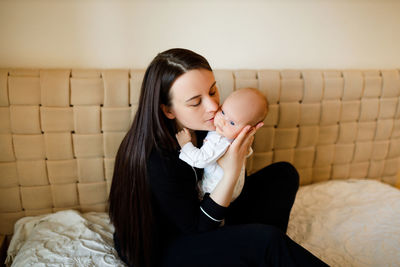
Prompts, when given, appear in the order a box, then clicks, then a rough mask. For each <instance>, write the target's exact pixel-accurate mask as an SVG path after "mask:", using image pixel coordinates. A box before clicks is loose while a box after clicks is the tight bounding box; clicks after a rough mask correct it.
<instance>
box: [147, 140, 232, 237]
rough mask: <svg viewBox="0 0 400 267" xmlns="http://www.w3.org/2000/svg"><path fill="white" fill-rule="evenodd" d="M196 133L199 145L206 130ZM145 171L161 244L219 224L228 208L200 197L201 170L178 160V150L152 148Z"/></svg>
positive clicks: (207, 198)
mask: <svg viewBox="0 0 400 267" xmlns="http://www.w3.org/2000/svg"><path fill="white" fill-rule="evenodd" d="M197 135H198V144H200V145H201V143H202V138H204V136H205V133H204V132H199V133H198V134H197ZM147 172H148V181H149V185H150V190H151V194H152V206H153V213H154V216H155V223H156V227H157V232H158V238H160V239H161V240H159V241H161V243H162V244H164V245H165V244H166V243H168V241H170V240H172V239H174V238H175V237H177V236H179V235H186V234H191V233H197V232H203V231H208V230H211V229H215V228H217V227H218V226H219V225H220V223H221V221H222V220H223V219H224V217H225V213H226V210H227V208H225V207H222V206H220V205H218V204H217V203H216V202H214V201H213V200H212V199H211V198H210V196H209V194H206V195H205V196H204V197H203V199H202V200H201V201H200V200H199V197H198V189H197V179H201V177H202V174H203V170H201V169H196V168H192V167H191V166H190V165H188V164H187V163H185V162H184V161H182V160H180V159H179V151H175V152H173V153H165V152H163V153H162V152H160V151H157V150H155V149H154V150H153V151H152V152H151V154H150V157H149V160H148V164H147ZM195 172H196V174H195Z"/></svg>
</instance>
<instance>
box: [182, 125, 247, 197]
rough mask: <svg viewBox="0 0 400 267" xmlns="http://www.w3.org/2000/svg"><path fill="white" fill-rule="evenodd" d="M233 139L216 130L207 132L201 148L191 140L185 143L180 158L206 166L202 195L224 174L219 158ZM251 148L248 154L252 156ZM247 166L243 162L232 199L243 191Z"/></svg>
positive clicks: (192, 163) (195, 165)
mask: <svg viewBox="0 0 400 267" xmlns="http://www.w3.org/2000/svg"><path fill="white" fill-rule="evenodd" d="M232 142H233V140H229V139H228V138H226V137H224V136H222V135H220V134H218V133H217V132H216V131H211V132H208V133H207V136H206V138H205V139H204V141H203V145H202V146H201V148H197V147H195V146H194V145H193V144H192V143H191V142H189V143H187V144H185V145H184V146H183V147H182V149H181V153H180V154H179V158H180V159H181V160H183V161H185V162H186V163H187V164H189V165H190V166H192V167H196V168H204V175H203V179H202V180H201V181H200V182H199V189H200V193H201V196H204V194H205V193H207V192H209V193H211V192H212V191H213V190H214V188H215V187H216V186H217V184H218V182H219V181H220V180H221V179H222V177H223V175H224V171H223V169H222V168H221V167H220V166H219V165H218V163H217V160H218V159H219V158H220V157H221V156H222V155H223V154H224V153H225V152H226V150H227V149H228V147H229V145H230V144H231V143H232ZM250 150H251V148H250ZM252 152H253V151H252V150H251V151H250V153H249V154H248V155H247V156H250V155H251V153H252ZM244 172H245V166H244V164H243V166H242V169H241V171H240V175H239V179H238V181H237V183H236V185H235V189H234V191H233V195H232V201H233V200H235V199H236V198H237V197H238V196H239V195H240V193H241V192H242V189H243V185H244V176H245V173H244Z"/></svg>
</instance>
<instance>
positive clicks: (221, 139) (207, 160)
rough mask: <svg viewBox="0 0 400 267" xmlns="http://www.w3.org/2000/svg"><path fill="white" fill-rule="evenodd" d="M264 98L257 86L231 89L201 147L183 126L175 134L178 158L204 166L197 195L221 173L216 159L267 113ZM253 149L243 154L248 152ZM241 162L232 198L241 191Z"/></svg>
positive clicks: (214, 184)
mask: <svg viewBox="0 0 400 267" xmlns="http://www.w3.org/2000/svg"><path fill="white" fill-rule="evenodd" d="M267 112H268V101H267V99H266V97H265V96H264V95H263V94H262V93H261V92H260V91H259V90H257V89H253V88H245V89H241V90H238V91H235V92H233V93H232V94H230V95H229V96H228V98H227V99H226V100H225V101H224V103H223V104H222V107H221V108H220V109H219V110H218V112H217V113H216V115H215V117H214V125H215V128H216V130H215V131H211V132H208V133H207V136H206V138H205V139H204V142H203V145H202V147H201V148H196V147H195V146H194V145H193V144H192V143H191V135H190V133H189V131H188V130H187V129H183V130H181V131H180V132H178V133H177V134H176V138H177V140H178V143H179V145H180V146H181V152H180V154H179V158H180V159H181V160H183V161H185V162H186V163H188V164H189V165H191V166H192V167H196V168H204V176H203V179H202V180H201V181H200V182H199V189H200V193H201V196H204V194H205V193H207V192H212V191H213V190H214V188H215V187H216V186H217V184H218V182H219V181H220V180H221V179H222V177H223V174H224V173H223V170H222V168H221V167H220V166H219V165H218V163H217V160H218V159H219V158H220V157H221V156H222V155H223V154H224V153H225V152H226V150H227V149H228V147H229V145H230V144H231V143H232V142H233V140H234V139H235V138H236V137H237V136H238V134H239V133H240V131H241V130H242V129H243V128H244V127H245V126H246V125H251V126H256V125H257V124H258V123H259V122H262V121H263V120H264V119H265V117H266V116H267ZM252 152H253V151H252V150H251V148H250V151H249V153H248V155H247V157H248V156H250V155H251V153H252ZM244 167H245V166H244V165H243V166H242V171H241V173H240V175H239V179H238V181H237V183H236V185H235V189H234V192H233V195H232V201H233V200H235V199H236V198H237V197H238V196H239V194H240V193H241V192H242V188H243V185H244Z"/></svg>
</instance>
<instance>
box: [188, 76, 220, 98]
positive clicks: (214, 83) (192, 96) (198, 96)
mask: <svg viewBox="0 0 400 267" xmlns="http://www.w3.org/2000/svg"><path fill="white" fill-rule="evenodd" d="M216 83H217V82H216V81H215V82H213V84H212V85H211V86H210V89H211V88H213V87H214V85H215V84H216ZM210 89H209V90H210ZM199 96H200V95H195V96H192V97H191V98H189V99H188V100H186V101H185V102H189V101H190V100H193V99H195V98H197V97H199Z"/></svg>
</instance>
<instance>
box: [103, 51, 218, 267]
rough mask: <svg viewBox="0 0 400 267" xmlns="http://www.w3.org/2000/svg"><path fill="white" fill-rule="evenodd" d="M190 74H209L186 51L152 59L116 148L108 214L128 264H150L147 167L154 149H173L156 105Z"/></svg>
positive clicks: (171, 129) (170, 123) (167, 101)
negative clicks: (200, 71) (195, 71)
mask: <svg viewBox="0 0 400 267" xmlns="http://www.w3.org/2000/svg"><path fill="white" fill-rule="evenodd" d="M193 69H206V70H210V71H211V67H210V65H209V64H208V62H207V60H206V59H205V58H204V57H202V56H201V55H198V54H196V53H194V52H193V51H190V50H187V49H180V48H175V49H170V50H167V51H165V52H162V53H159V54H158V55H157V56H156V57H155V58H154V59H153V61H152V62H151V63H150V65H149V66H148V68H147V70H146V72H145V75H144V79H143V83H142V87H141V92H140V98H139V106H138V109H137V112H136V115H135V118H134V120H133V123H132V126H131V128H130V130H129V131H128V133H127V134H126V136H125V138H124V139H123V141H122V143H121V145H120V147H119V149H118V153H117V156H116V159H115V166H114V174H113V180H112V184H111V190H110V196H109V204H110V206H109V215H110V219H111V222H112V223H113V224H114V227H115V236H116V238H117V240H118V241H119V242H118V243H119V248H120V253H121V256H122V257H123V258H124V260H125V261H126V263H128V264H129V265H134V266H140V267H141V266H151V265H153V264H154V261H152V257H153V256H154V255H152V252H153V251H154V250H155V233H154V228H155V227H154V225H155V224H154V223H155V222H154V217H153V214H152V206H151V194H150V189H149V185H148V181H147V168H146V162H147V160H148V158H149V155H150V152H151V151H152V150H153V149H157V150H160V151H173V150H176V149H177V141H176V139H175V133H176V124H175V121H174V120H170V119H168V118H166V117H165V115H164V113H163V112H162V110H161V108H160V106H161V104H164V105H166V106H171V98H170V88H171V86H172V84H173V83H174V81H175V80H176V79H177V78H178V77H179V76H181V75H182V74H184V73H186V72H187V71H189V70H193Z"/></svg>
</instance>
